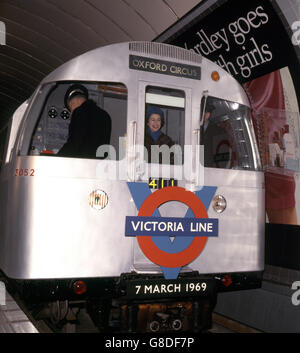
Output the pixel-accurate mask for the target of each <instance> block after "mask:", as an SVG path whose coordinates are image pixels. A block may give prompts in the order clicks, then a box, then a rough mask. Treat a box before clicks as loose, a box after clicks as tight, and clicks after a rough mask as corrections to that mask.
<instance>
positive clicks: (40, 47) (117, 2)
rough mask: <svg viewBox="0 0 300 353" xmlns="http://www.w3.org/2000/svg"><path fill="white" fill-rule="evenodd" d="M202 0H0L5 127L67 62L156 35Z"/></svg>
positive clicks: (0, 102) (0, 100)
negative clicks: (116, 45) (4, 42)
mask: <svg viewBox="0 0 300 353" xmlns="http://www.w3.org/2000/svg"><path fill="white" fill-rule="evenodd" d="M201 1H202V0H184V1H183V0H151V1H149V0H26V1H24V0H0V21H2V22H3V23H4V24H5V29H6V44H5V45H1V46H0V127H1V126H3V124H4V123H5V122H6V121H7V118H9V117H10V115H11V114H12V112H13V111H14V110H15V109H16V108H17V106H18V105H20V104H21V103H22V102H23V101H24V100H26V99H27V98H28V97H29V96H30V95H31V93H32V92H33V90H34V89H35V87H36V86H37V85H38V83H39V82H40V81H41V80H42V79H43V78H44V77H45V76H46V75H47V74H49V73H50V72H51V71H53V70H54V69H55V68H57V67H58V66H60V65H61V64H63V63H64V62H66V61H68V60H70V59H72V58H73V57H75V56H77V55H80V54H82V53H84V52H86V51H88V50H91V49H94V48H97V47H100V46H104V45H107V44H111V43H116V42H123V41H132V40H149V41H151V40H153V39H154V38H155V37H157V36H158V35H159V34H161V33H162V32H163V31H164V30H166V29H167V28H168V27H170V26H171V25H173V24H174V23H175V22H176V21H177V20H179V19H180V18H181V17H182V16H184V15H185V14H186V13H187V12H189V11H190V10H191V9H192V8H193V7H195V6H196V5H198V4H199V3H200V2H201Z"/></svg>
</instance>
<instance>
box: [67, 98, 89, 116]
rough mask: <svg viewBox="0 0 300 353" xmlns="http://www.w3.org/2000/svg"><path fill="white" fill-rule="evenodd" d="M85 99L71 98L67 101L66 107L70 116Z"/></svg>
mask: <svg viewBox="0 0 300 353" xmlns="http://www.w3.org/2000/svg"><path fill="white" fill-rule="evenodd" d="M85 101H86V99H85V98H84V97H81V96H75V97H74V98H72V99H71V100H69V101H68V106H69V109H70V112H71V114H72V113H73V111H74V110H75V109H76V108H78V107H80V106H81V104H82V103H83V102H85Z"/></svg>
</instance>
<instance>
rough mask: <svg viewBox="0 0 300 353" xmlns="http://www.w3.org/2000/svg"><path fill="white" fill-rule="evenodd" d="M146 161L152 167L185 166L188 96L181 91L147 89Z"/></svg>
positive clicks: (149, 87) (151, 87) (159, 88)
mask: <svg viewBox="0 0 300 353" xmlns="http://www.w3.org/2000/svg"><path fill="white" fill-rule="evenodd" d="M145 93H146V96H145V103H146V106H145V140H144V143H145V147H146V149H145V160H146V161H148V162H149V163H150V162H151V163H160V164H175V165H180V164H182V163H183V157H184V154H183V151H184V130H185V129H184V126H185V93H184V92H183V91H180V90H175V89H169V88H162V87H153V86H147V87H146V92H145Z"/></svg>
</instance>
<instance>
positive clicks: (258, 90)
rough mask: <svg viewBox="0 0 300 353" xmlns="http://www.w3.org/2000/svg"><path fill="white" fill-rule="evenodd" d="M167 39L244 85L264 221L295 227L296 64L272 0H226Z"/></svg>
mask: <svg viewBox="0 0 300 353" xmlns="http://www.w3.org/2000/svg"><path fill="white" fill-rule="evenodd" d="M168 42H169V43H170V44H174V45H177V46H181V47H184V48H186V49H189V50H192V51H194V52H196V53H199V54H201V55H203V56H204V57H206V58H208V59H210V60H212V61H214V62H215V63H216V64H218V65H219V66H220V67H222V68H223V69H225V70H226V71H228V72H229V73H230V74H231V75H232V76H234V77H235V78H236V79H237V80H238V81H239V82H240V83H241V84H243V86H244V88H245V90H246V92H247V94H248V96H249V99H250V102H251V109H252V118H253V122H254V125H255V127H256V135H257V140H258V144H259V149H260V154H261V158H262V163H263V167H264V171H265V176H266V213H267V221H269V222H270V223H274V224H279V223H280V224H289V225H299V220H300V202H299V199H300V185H298V184H299V183H300V181H299V179H298V174H299V172H300V162H299V160H300V149H299V105H298V101H300V100H299V98H300V80H299V79H297V78H298V77H300V70H299V62H298V59H297V56H296V53H295V50H294V47H293V44H292V40H291V38H290V37H289V36H288V34H287V32H286V30H285V28H284V26H283V24H282V22H281V20H280V18H279V17H278V14H277V13H276V11H275V9H274V8H273V6H272V4H271V2H270V1H268V0H251V1H245V2H243V6H241V4H240V1H238V0H229V1H227V2H226V3H225V4H223V5H221V6H220V7H219V8H217V9H215V10H214V12H213V14H208V15H207V16H205V17H204V18H203V16H202V18H201V19H199V20H195V21H194V23H193V24H191V25H190V26H189V27H188V28H186V30H185V31H181V32H180V33H177V34H176V35H175V36H173V38H170V39H169V41H168ZM297 213H298V214H297Z"/></svg>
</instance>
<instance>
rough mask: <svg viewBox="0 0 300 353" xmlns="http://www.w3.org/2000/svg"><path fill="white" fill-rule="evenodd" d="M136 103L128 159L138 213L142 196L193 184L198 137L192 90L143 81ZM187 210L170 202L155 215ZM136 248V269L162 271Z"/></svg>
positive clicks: (182, 213) (181, 215) (180, 212)
mask: <svg viewBox="0 0 300 353" xmlns="http://www.w3.org/2000/svg"><path fill="white" fill-rule="evenodd" d="M137 103H138V107H137V110H138V118H137V124H136V125H134V123H133V124H132V126H131V128H132V134H131V135H132V141H133V142H134V143H133V144H132V151H131V152H132V153H131V157H132V156H133V155H135V158H129V160H131V161H134V162H133V163H134V166H132V165H131V166H130V163H129V164H128V165H129V166H130V167H129V173H131V180H132V181H134V182H135V183H139V184H140V185H139V190H140V195H139V196H140V200H139V205H138V204H137V203H136V206H137V212H138V208H139V206H140V204H141V198H143V197H144V198H146V197H147V195H148V196H149V195H150V194H151V193H153V192H155V191H157V190H159V189H162V188H165V187H173V186H180V187H184V188H185V187H186V186H187V185H189V186H190V184H191V183H192V181H193V179H192V178H193V177H194V176H193V175H192V173H191V171H192V163H193V160H194V159H195V156H194V155H193V153H194V152H193V151H195V148H193V144H194V143H196V139H195V136H193V135H194V134H193V132H192V105H191V89H188V88H182V89H181V88H180V89H179V88H178V87H175V86H172V85H163V84H157V83H155V84H154V83H152V82H145V81H141V82H139V90H138V102H137ZM152 114H154V115H156V117H157V115H160V126H159V124H157V125H156V126H155V129H154V130H153V126H151V123H150V118H151V116H152ZM194 147H195V146H194ZM131 171H134V172H133V173H132V172H131ZM141 193H144V195H143V196H142V197H141ZM186 212H187V206H186V205H184V204H183V203H180V202H177V201H170V202H167V203H165V204H164V205H162V206H160V207H159V208H158V209H157V210H155V212H154V213H153V217H184V216H185V214H186ZM133 251H134V264H133V267H134V270H135V271H138V272H154V273H156V272H160V268H159V266H157V265H155V264H153V263H152V262H151V261H150V260H148V259H147V258H146V257H145V255H144V254H143V253H142V252H141V250H140V248H139V245H138V243H137V241H136V240H134V246H133Z"/></svg>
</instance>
